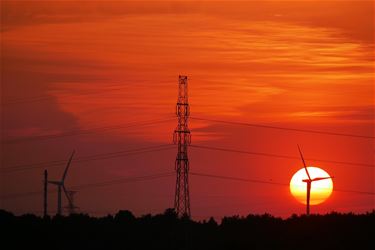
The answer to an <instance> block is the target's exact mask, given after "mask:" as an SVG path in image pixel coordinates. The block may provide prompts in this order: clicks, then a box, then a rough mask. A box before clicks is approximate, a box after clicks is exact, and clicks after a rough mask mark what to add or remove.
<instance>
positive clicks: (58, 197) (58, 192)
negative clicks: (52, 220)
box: [48, 150, 75, 215]
mask: <svg viewBox="0 0 375 250" xmlns="http://www.w3.org/2000/svg"><path fill="white" fill-rule="evenodd" d="M74 153H75V151H74V150H73V152H72V155H71V156H70V158H69V161H68V164H67V165H66V167H65V171H64V174H63V176H62V178H61V180H60V181H48V183H49V184H53V185H56V186H57V214H58V215H61V212H62V206H61V189H62V190H64V193H65V195H66V196H67V197H68V195H67V190H66V188H65V185H64V182H65V178H66V174H67V173H68V169H69V166H70V163H71V162H72V159H73V156H74ZM68 200H69V198H68Z"/></svg>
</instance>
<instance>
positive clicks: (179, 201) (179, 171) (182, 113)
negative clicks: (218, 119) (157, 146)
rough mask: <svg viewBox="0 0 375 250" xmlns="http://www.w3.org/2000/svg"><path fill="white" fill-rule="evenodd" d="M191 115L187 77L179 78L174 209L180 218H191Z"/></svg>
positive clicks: (174, 139)
mask: <svg viewBox="0 0 375 250" xmlns="http://www.w3.org/2000/svg"><path fill="white" fill-rule="evenodd" d="M189 113H190V110H189V103H188V86H187V76H179V80H178V99H177V106H176V115H177V117H178V125H177V128H176V129H175V131H174V134H173V142H174V143H175V144H177V157H176V162H175V169H176V191H175V192H176V193H175V199H174V209H175V212H176V214H177V216H179V217H182V216H187V217H190V196H189V159H188V145H189V144H190V142H191V134H190V130H189V128H188V118H189Z"/></svg>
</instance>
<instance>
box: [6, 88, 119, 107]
mask: <svg viewBox="0 0 375 250" xmlns="http://www.w3.org/2000/svg"><path fill="white" fill-rule="evenodd" d="M106 87H107V88H108V86H106ZM109 87H112V88H110V89H106V90H105V91H103V90H99V91H89V92H87V91H85V94H84V95H83V96H90V95H95V96H98V95H99V96H100V95H105V94H107V93H108V92H113V91H119V90H125V88H118V87H117V86H116V85H112V86H109ZM113 87H116V88H113ZM78 95H81V96H82V94H78ZM52 99H56V97H54V96H51V95H41V96H33V97H24V98H15V99H13V100H9V101H5V102H3V103H2V105H3V106H8V105H13V104H23V103H31V102H40V101H47V100H52Z"/></svg>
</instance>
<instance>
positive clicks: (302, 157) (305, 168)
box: [297, 144, 311, 180]
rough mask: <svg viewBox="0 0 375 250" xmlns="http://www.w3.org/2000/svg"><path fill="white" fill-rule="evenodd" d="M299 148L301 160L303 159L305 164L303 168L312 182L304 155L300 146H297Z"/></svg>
mask: <svg viewBox="0 0 375 250" xmlns="http://www.w3.org/2000/svg"><path fill="white" fill-rule="evenodd" d="M297 146H298V151H299V154H300V155H301V159H302V162H303V167H304V168H305V171H306V174H307V177H308V178H309V180H311V177H310V174H309V171H308V170H307V167H306V162H305V159H304V158H303V155H302V151H301V148H300V147H299V145H298V144H297Z"/></svg>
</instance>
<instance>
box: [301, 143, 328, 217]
mask: <svg viewBox="0 0 375 250" xmlns="http://www.w3.org/2000/svg"><path fill="white" fill-rule="evenodd" d="M297 146H298V151H299V154H300V155H301V159H302V162H303V167H304V168H305V171H306V174H307V178H308V179H304V180H302V181H303V182H306V188H307V189H306V215H310V191H311V183H312V182H314V181H321V180H325V179H332V178H333V177H331V176H329V177H316V178H314V179H311V177H310V174H309V170H308V169H307V166H306V163H305V159H304V158H303V155H302V152H301V148H300V147H299V145H297Z"/></svg>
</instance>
